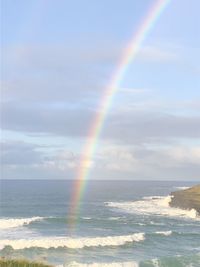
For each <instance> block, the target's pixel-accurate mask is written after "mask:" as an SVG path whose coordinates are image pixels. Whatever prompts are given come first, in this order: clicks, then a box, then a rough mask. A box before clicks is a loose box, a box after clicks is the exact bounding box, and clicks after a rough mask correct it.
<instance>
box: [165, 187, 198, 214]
mask: <svg viewBox="0 0 200 267" xmlns="http://www.w3.org/2000/svg"><path fill="white" fill-rule="evenodd" d="M171 195H172V196H173V198H172V201H171V203H170V205H171V206H173V207H179V208H183V209H196V210H197V211H198V212H199V213H200V185H196V186H193V187H191V188H189V189H185V190H181V191H176V192H173V193H171Z"/></svg>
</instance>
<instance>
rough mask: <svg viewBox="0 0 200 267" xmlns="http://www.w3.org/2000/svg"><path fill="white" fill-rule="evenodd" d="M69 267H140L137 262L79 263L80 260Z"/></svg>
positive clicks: (68, 266)
mask: <svg viewBox="0 0 200 267" xmlns="http://www.w3.org/2000/svg"><path fill="white" fill-rule="evenodd" d="M65 266H67V267H139V265H138V263H137V262H111V263H106V262H101V263H98V262H94V263H88V264H87V263H78V262H75V261H74V262H71V263H69V264H68V265H65Z"/></svg>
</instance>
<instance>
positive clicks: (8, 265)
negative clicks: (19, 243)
mask: <svg viewBox="0 0 200 267" xmlns="http://www.w3.org/2000/svg"><path fill="white" fill-rule="evenodd" d="M0 267H52V266H51V265H48V264H45V263H39V262H30V261H27V260H8V259H0Z"/></svg>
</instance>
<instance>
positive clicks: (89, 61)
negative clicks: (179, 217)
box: [1, 0, 200, 180]
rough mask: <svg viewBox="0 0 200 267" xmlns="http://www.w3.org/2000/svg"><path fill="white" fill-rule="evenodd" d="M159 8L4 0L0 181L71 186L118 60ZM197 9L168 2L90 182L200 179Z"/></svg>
mask: <svg viewBox="0 0 200 267" xmlns="http://www.w3.org/2000/svg"><path fill="white" fill-rule="evenodd" d="M155 2H156V1H154V0H145V1H131V0H127V1H113V0H110V1H104V0H103V1H80V0H79V1H64V0H60V1H53V0H49V1H47V0H44V1H42V0H34V1H33V0H32V1H25V0H19V1H17V2H13V1H11V0H3V1H2V13H1V21H2V29H1V30H2V33H1V35H2V55H1V62H2V64H1V66H2V75H1V84H2V90H1V95H2V97H1V111H2V123H1V130H2V137H3V138H2V139H3V140H2V144H1V145H2V151H3V152H2V159H1V169H2V172H1V174H2V175H1V176H2V177H3V178H5V179H20V178H23V179H73V178H75V177H76V172H77V169H78V167H79V159H80V157H81V154H82V147H83V145H84V143H85V142H86V140H87V138H88V137H87V133H88V129H89V127H90V125H91V123H92V121H93V118H94V116H95V114H96V113H97V112H99V110H98V103H99V101H100V100H101V98H102V96H103V94H104V92H105V87H106V85H107V84H108V81H109V79H110V77H111V76H112V73H113V72H114V70H115V68H116V66H117V64H118V62H119V60H120V58H121V55H122V52H123V51H124V49H125V47H126V46H127V44H128V42H129V40H130V39H131V37H132V35H133V34H134V33H135V32H136V31H137V29H138V27H140V25H141V22H142V21H143V20H144V19H145V16H146V14H147V12H148V10H149V9H150V8H151V7H152V5H153V4H154V3H155ZM199 9H200V2H199V1H198V0H191V1H187V0H174V1H170V3H169V5H168V6H167V8H166V9H165V10H164V12H163V13H162V15H161V16H160V18H159V19H158V21H157V22H156V23H155V25H154V26H153V27H152V30H151V32H150V33H149V35H148V36H147V37H146V39H145V41H144V43H143V45H142V46H141V48H140V51H139V52H138V55H137V57H136V58H135V60H134V61H133V62H131V64H130V65H129V68H128V70H127V72H126V74H125V75H124V78H123V80H122V82H121V85H120V88H119V90H118V92H117V94H116V95H115V97H114V99H113V104H112V106H111V108H110V110H109V113H108V115H107V118H106V121H105V124H104V127H103V131H102V134H101V137H100V139H99V147H98V149H97V151H96V154H95V156H94V158H93V159H92V160H91V162H89V163H86V164H89V165H90V166H91V177H90V178H91V179H158V180H162V179H170V180H173V179H174V180H180V179H185V180H198V179H200V178H199V176H198V174H199V171H200V169H199V166H200V141H199V140H200V139H199V137H200V123H199V122H200V120H199V119H200V93H199V88H200V65H199V62H200V32H199V31H200V30H199V25H200V18H199V14H198V11H199Z"/></svg>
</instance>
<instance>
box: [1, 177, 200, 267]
mask: <svg viewBox="0 0 200 267" xmlns="http://www.w3.org/2000/svg"><path fill="white" fill-rule="evenodd" d="M195 183H197V182H185V181H139V180H138V181H126V180H124V181H114V180H113V181H92V180H90V181H88V182H87V185H86V187H85V191H84V194H83V196H82V199H81V202H80V203H79V204H80V206H79V212H78V214H77V216H75V217H74V218H73V220H72V218H70V219H69V210H70V199H71V192H72V188H73V181H61V180H59V181H56V180H53V181H52V180H1V182H0V185H1V207H0V208H1V209H0V257H5V258H20V259H22V258H26V259H29V260H33V261H39V262H45V263H49V264H52V265H53V266H58V267H67V266H71V267H72V266H74V267H75V266H83V267H90V266H91V267H96V266H100V267H101V266H107V267H129V266H130V267H186V266H187V267H200V217H199V216H198V214H197V212H196V211H195V210H182V209H179V208H172V207H170V206H169V202H170V199H171V197H170V192H172V191H177V190H181V189H185V188H187V187H190V186H192V185H194V184H195ZM72 221H73V227H72V225H71V224H72Z"/></svg>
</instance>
